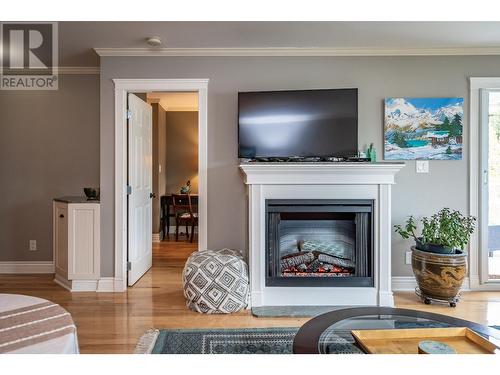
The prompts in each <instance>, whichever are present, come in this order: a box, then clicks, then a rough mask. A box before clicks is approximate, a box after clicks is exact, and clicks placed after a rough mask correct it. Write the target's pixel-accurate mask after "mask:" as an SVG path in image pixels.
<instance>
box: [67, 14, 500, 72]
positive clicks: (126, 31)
mask: <svg viewBox="0 0 500 375" xmlns="http://www.w3.org/2000/svg"><path fill="white" fill-rule="evenodd" d="M150 36H160V37H161V38H162V40H163V42H164V43H163V45H162V46H161V47H164V48H273V47H299V48H306V47H318V48H373V49H398V48H405V49H408V48H415V49H418V48H420V49H424V48H480V47H500V22H60V23H59V48H60V53H59V55H60V66H79V67H80V66H81V67H86V66H87V67H90V66H98V65H99V57H98V56H97V54H96V53H95V52H94V51H93V48H150V47H148V45H147V44H146V43H145V39H146V38H147V37H150Z"/></svg>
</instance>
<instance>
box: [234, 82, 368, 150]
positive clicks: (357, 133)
mask: <svg viewBox="0 0 500 375" xmlns="http://www.w3.org/2000/svg"><path fill="white" fill-rule="evenodd" d="M352 90H354V91H356V140H357V142H356V143H357V144H358V145H359V129H358V120H359V114H358V111H359V105H358V102H359V100H358V93H359V89H358V88H357V87H351V88H339V89H304V90H287V89H284V90H259V91H238V113H237V123H238V158H240V159H247V158H246V157H245V156H241V152H240V150H241V147H240V94H259V93H266V94H270V93H278V92H311V91H352ZM357 147H358V146H356V148H357ZM294 156H297V155H289V156H288V157H290V158H291V157H294ZM324 156H326V155H309V156H301V157H304V158H307V157H324ZM329 156H333V157H335V156H338V155H329ZM255 158H257V159H258V158H286V157H285V156H271V155H256V156H255Z"/></svg>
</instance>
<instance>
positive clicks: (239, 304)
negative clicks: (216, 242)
mask: <svg viewBox="0 0 500 375" xmlns="http://www.w3.org/2000/svg"><path fill="white" fill-rule="evenodd" d="M182 284H183V288H184V297H186V306H187V307H188V308H190V309H191V310H193V311H197V312H200V313H206V314H228V313H232V312H236V311H239V310H241V309H243V308H245V307H247V305H248V289H249V286H248V267H247V264H246V263H245V261H244V260H243V256H242V255H241V253H240V252H239V251H236V250H231V249H221V250H203V251H195V252H194V253H193V254H191V256H190V257H189V258H188V260H187V261H186V265H185V266H184V270H183V271H182Z"/></svg>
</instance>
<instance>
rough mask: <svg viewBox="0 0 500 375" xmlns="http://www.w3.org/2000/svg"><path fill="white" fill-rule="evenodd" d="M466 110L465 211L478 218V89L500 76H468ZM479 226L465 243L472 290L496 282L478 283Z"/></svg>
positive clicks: (487, 287) (497, 83)
mask: <svg viewBox="0 0 500 375" xmlns="http://www.w3.org/2000/svg"><path fill="white" fill-rule="evenodd" d="M469 88H470V95H469V98H470V111H469V150H470V151H469V172H470V173H469V176H470V177H469V214H470V215H472V216H475V217H477V218H479V217H480V214H481V211H480V192H481V189H480V170H481V169H480V162H481V160H480V159H481V158H480V151H481V149H480V119H481V103H480V97H481V95H480V91H481V90H482V89H494V88H500V77H470V78H469ZM480 226H481V223H480V222H479V221H478V229H476V230H475V231H474V233H473V234H472V236H471V239H470V244H469V264H470V267H469V275H470V288H471V289H472V290H494V289H496V290H498V289H499V288H500V284H498V283H481V279H480V271H481V270H480V268H481V267H480V263H481V253H480V248H481V246H480V241H481V236H480V230H481V229H480Z"/></svg>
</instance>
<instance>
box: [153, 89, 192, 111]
mask: <svg viewBox="0 0 500 375" xmlns="http://www.w3.org/2000/svg"><path fill="white" fill-rule="evenodd" d="M147 99H148V102H150V103H160V105H161V106H162V107H163V109H164V110H166V111H176V112H178V111H198V93H197V92H148V93H147Z"/></svg>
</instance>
